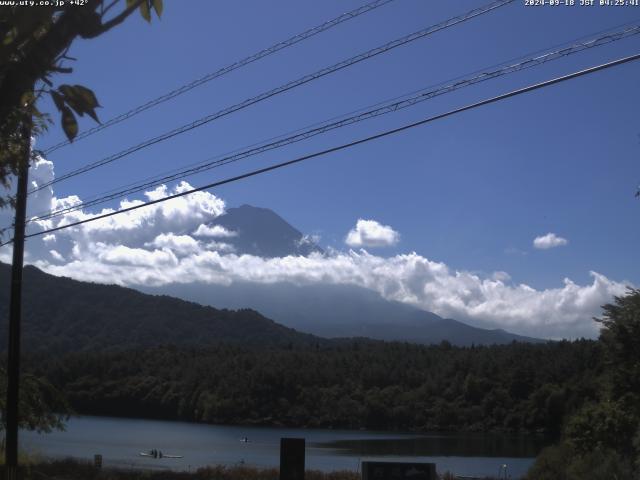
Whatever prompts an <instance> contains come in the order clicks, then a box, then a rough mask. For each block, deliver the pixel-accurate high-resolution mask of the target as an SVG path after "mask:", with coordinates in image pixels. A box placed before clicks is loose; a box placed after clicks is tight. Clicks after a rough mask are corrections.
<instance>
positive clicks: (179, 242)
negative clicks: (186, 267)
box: [144, 233, 200, 256]
mask: <svg viewBox="0 0 640 480" xmlns="http://www.w3.org/2000/svg"><path fill="white" fill-rule="evenodd" d="M144 246H145V247H156V248H161V249H167V250H171V251H172V252H173V253H175V254H177V255H181V256H183V255H189V254H191V253H197V252H199V251H200V244H199V243H198V241H197V240H195V239H194V238H192V237H190V236H189V235H174V234H173V233H161V234H160V235H158V236H157V237H156V238H154V239H153V241H152V242H147V243H145V244H144Z"/></svg>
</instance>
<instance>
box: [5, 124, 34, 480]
mask: <svg viewBox="0 0 640 480" xmlns="http://www.w3.org/2000/svg"><path fill="white" fill-rule="evenodd" d="M21 136H22V142H23V144H24V152H23V157H22V158H21V159H20V162H19V165H18V186H17V187H18V188H17V192H16V216H15V222H14V234H13V261H12V263H11V297H10V304H9V352H8V360H7V407H6V412H5V415H6V422H7V432H6V437H5V438H6V442H5V465H6V472H5V473H6V476H5V478H7V479H15V478H17V477H18V424H19V420H18V419H19V412H18V398H19V393H20V321H21V316H22V266H23V262H24V229H25V217H26V212H27V186H28V177H29V163H30V160H31V118H29V120H27V121H25V122H24V125H23V127H22V131H21Z"/></svg>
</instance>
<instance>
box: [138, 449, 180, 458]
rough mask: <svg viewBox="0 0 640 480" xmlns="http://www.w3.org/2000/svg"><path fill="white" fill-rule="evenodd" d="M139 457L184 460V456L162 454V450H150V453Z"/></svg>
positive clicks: (141, 454) (144, 453) (141, 453)
mask: <svg viewBox="0 0 640 480" xmlns="http://www.w3.org/2000/svg"><path fill="white" fill-rule="evenodd" d="M138 455H140V456H141V457H151V458H160V459H162V458H183V456H182V455H167V454H165V453H162V451H161V450H156V449H155V448H154V449H153V450H149V451H148V452H140V453H139V454H138Z"/></svg>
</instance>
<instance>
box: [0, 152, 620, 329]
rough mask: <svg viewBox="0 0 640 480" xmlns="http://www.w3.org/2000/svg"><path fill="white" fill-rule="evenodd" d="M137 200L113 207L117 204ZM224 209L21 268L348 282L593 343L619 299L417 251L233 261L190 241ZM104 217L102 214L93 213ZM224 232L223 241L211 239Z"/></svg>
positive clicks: (88, 235) (445, 311)
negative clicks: (542, 285)
mask: <svg viewBox="0 0 640 480" xmlns="http://www.w3.org/2000/svg"><path fill="white" fill-rule="evenodd" d="M33 170H35V171H34V172H33V178H36V177H37V178H36V180H35V181H39V182H40V184H41V182H42V181H43V180H44V181H46V179H47V178H52V177H53V165H52V164H51V162H47V161H46V160H42V161H39V162H38V163H37V164H36V165H35V166H34V167H32V171H33ZM38 179H39V180H38ZM187 188H189V185H188V184H186V183H182V184H180V185H178V186H177V187H174V188H167V187H159V188H156V189H154V190H152V191H150V192H147V193H146V197H147V198H149V199H154V198H164V197H166V196H167V195H170V194H172V193H175V192H178V191H184V190H185V189H187ZM41 192H42V193H41V194H40V195H39V196H38V195H37V196H36V197H37V199H38V202H36V203H37V205H36V206H35V207H34V206H33V205H32V204H30V208H38V209H40V211H42V210H46V209H50V208H56V207H60V206H63V205H72V204H75V203H77V202H78V201H79V200H80V199H78V198H77V197H67V198H62V199H57V198H56V197H55V196H53V192H52V191H51V189H43V190H42V191H41ZM39 193H40V192H39ZM47 193H48V198H47V195H46V194H47ZM140 202H141V200H131V201H122V202H121V204H120V207H126V206H129V205H135V204H138V203H140ZM45 206H46V207H45ZM224 208H225V204H224V201H223V200H222V199H220V198H218V197H216V196H215V195H213V194H211V193H208V192H199V193H197V194H194V195H189V196H185V197H181V198H178V199H174V200H170V201H167V202H164V203H161V204H156V205H152V206H149V207H145V208H142V209H139V210H136V211H133V212H129V213H126V214H123V215H118V216H114V217H111V218H109V219H105V220H100V221H96V222H92V223H88V224H85V225H81V226H77V227H72V228H68V229H64V230H60V231H58V232H56V233H55V237H54V235H52V234H51V235H47V236H44V237H34V238H31V239H29V241H28V242H27V249H28V261H29V262H30V263H32V264H35V265H36V266H38V267H39V268H42V269H43V270H45V271H47V272H49V273H52V274H54V275H64V276H69V277H72V278H76V279H78V280H85V281H94V282H101V283H116V284H120V285H127V286H133V287H135V286H143V285H144V286H162V285H169V284H171V283H175V282H200V283H204V284H229V283H232V282H240V281H242V282H246V281H249V282H259V283H265V284H268V283H275V282H283V281H286V282H293V283H296V284H314V283H323V284H338V285H340V284H350V285H356V286H360V287H364V288H368V289H371V290H374V291H376V292H379V293H380V294H381V295H382V296H383V297H384V298H387V299H389V300H396V301H399V302H404V303H408V304H411V305H415V306H417V307H419V308H422V309H425V310H429V311H433V312H435V313H437V314H439V315H441V316H444V317H450V318H455V319H458V320H461V321H464V322H467V323H469V324H472V325H476V326H480V327H488V328H505V329H507V330H510V331H513V332H516V333H521V334H526V335H533V336H544V337H558V338H559V337H579V336H589V337H593V336H595V335H596V334H597V328H598V327H597V324H595V323H594V322H593V321H592V317H593V316H597V315H599V314H600V306H601V305H603V304H604V303H607V302H610V301H611V300H612V297H613V296H614V295H622V294H624V292H625V285H626V284H625V283H624V282H617V281H614V280H611V279H609V278H607V277H606V276H604V275H602V274H599V273H596V272H591V281H590V282H587V283H586V284H584V285H579V284H577V283H575V282H573V281H571V280H569V279H565V280H564V282H563V283H562V284H560V285H558V286H556V287H554V288H547V289H535V288H532V287H530V286H528V285H526V284H518V285H515V284H512V283H511V281H510V278H509V275H508V274H507V273H506V272H494V273H493V274H490V275H481V274H476V273H471V272H468V271H465V270H453V269H451V268H450V267H449V266H447V265H446V264H444V263H442V262H437V261H434V260H431V259H429V258H426V257H424V256H422V255H418V254H417V253H408V254H402V255H394V256H391V257H382V256H377V255H373V254H371V253H369V252H367V251H365V250H360V251H349V252H340V251H336V250H329V253H327V254H325V255H321V254H312V255H310V256H308V257H302V256H300V257H293V256H289V257H283V258H268V259H267V258H260V257H257V256H252V255H238V254H236V253H234V252H233V247H232V246H231V245H229V244H226V243H223V242H217V241H214V240H211V241H210V242H207V240H206V239H205V238H195V237H207V235H199V234H198V232H199V231H200V234H202V233H203V232H205V233H206V230H205V228H211V229H212V230H214V232H215V233H216V235H217V234H219V233H221V232H222V231H221V230H215V228H214V227H206V224H207V223H208V222H210V221H211V220H212V219H214V218H215V217H217V216H218V215H221V214H223V213H224ZM107 211H112V210H108V209H105V210H103V211H102V212H99V213H104V212H107ZM34 212H35V210H34ZM32 214H33V212H32ZM2 215H4V218H3V219H1V220H3V222H2V223H7V221H10V219H9V217H8V214H7V212H0V216H2ZM95 215H96V213H93V214H91V213H87V212H85V211H83V210H78V211H76V212H71V213H68V214H66V215H64V216H62V217H59V218H56V219H52V220H47V221H43V222H32V223H31V224H30V225H29V232H31V233H33V232H37V231H42V230H44V229H46V228H50V227H54V226H59V225H64V224H68V223H70V222H72V221H76V220H79V219H85V218H91V217H92V216H95ZM203 226H205V228H203V229H201V227H203ZM227 232H228V231H227ZM225 235H228V234H222V235H221V236H220V238H225ZM551 235H553V234H551ZM548 236H549V235H547V236H546V237H548ZM209 237H210V236H209ZM349 237H350V238H349ZM554 237H555V238H559V237H556V236H555V235H554ZM212 238H215V236H214V237H212ZM227 238H228V237H227ZM398 238H399V235H398V233H397V232H395V231H394V230H393V229H392V228H391V227H389V226H385V225H380V224H379V223H378V222H375V221H373V220H362V219H360V220H358V223H357V225H356V227H355V228H354V229H353V230H352V231H351V232H349V236H348V242H349V244H350V245H352V246H358V245H360V246H387V245H393V244H395V243H397V242H398ZM541 238H544V237H541ZM54 243H55V250H52V248H51V247H52V246H53V244H54ZM10 252H11V250H10V246H9V247H3V248H1V249H0V259H4V261H6V260H7V259H10Z"/></svg>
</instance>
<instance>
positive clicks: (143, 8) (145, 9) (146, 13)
mask: <svg viewBox="0 0 640 480" xmlns="http://www.w3.org/2000/svg"><path fill="white" fill-rule="evenodd" d="M149 1H150V0H144V1H143V2H142V3H141V4H140V15H142V18H144V19H145V20H146V21H147V22H151V8H150V6H149V5H150V4H149Z"/></svg>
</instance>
